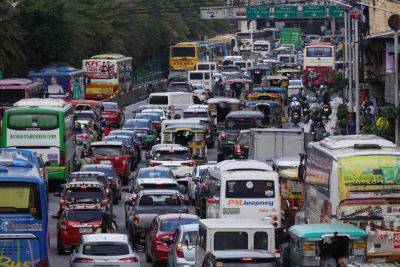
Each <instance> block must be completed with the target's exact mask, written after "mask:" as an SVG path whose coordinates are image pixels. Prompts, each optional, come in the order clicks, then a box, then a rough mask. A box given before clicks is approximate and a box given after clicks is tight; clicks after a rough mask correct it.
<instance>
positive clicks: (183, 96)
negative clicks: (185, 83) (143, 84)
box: [148, 92, 194, 118]
mask: <svg viewBox="0 0 400 267" xmlns="http://www.w3.org/2000/svg"><path fill="white" fill-rule="evenodd" d="M148 103H149V105H158V106H161V107H162V108H163V109H164V111H165V112H166V114H167V117H168V118H178V116H177V115H179V117H182V113H183V111H184V110H185V109H187V108H188V107H189V106H190V105H193V104H194V103H193V94H192V93H185V92H166V93H152V94H150V95H149V100H148Z"/></svg>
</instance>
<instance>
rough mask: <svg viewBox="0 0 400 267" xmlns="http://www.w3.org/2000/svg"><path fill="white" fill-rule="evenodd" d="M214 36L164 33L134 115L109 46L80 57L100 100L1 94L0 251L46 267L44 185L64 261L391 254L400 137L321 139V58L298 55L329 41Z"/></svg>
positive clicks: (290, 262) (310, 261) (384, 257)
mask: <svg viewBox="0 0 400 267" xmlns="http://www.w3.org/2000/svg"><path fill="white" fill-rule="evenodd" d="M232 38H233V37H231V36H227V37H226V38H225V39H224V38H221V37H219V38H217V39H218V40H232ZM227 43H228V41H226V43H225V45H224V43H223V42H222V43H221V42H217V43H212V42H209V43H207V42H185V43H180V44H177V45H175V46H172V47H171V73H170V75H169V79H168V81H167V85H166V86H165V87H164V88H162V89H161V90H159V91H157V92H150V94H149V96H148V99H147V101H148V103H147V104H145V105H142V106H140V107H139V108H138V109H137V110H135V111H134V112H133V113H132V118H125V115H124V112H123V110H122V108H121V107H119V106H118V104H117V103H115V102H110V101H109V100H108V99H107V98H106V97H109V96H113V95H115V94H118V93H120V92H122V91H125V90H129V88H128V87H129V86H130V85H129V80H128V79H127V78H126V77H127V75H126V73H130V71H131V69H130V68H129V67H127V66H128V65H129V64H128V63H129V61H130V58H126V57H123V56H119V55H114V54H112V55H100V56H96V57H93V58H92V59H90V60H86V61H84V68H86V71H87V72H90V75H89V76H88V77H89V78H90V79H91V81H90V83H89V85H90V95H92V96H93V95H97V97H99V98H105V99H106V100H104V101H97V100H87V99H75V100H71V99H66V98H64V99H56V98H49V99H42V98H32V97H28V98H27V99H20V100H19V101H16V102H15V103H12V104H13V105H12V106H13V107H12V108H10V109H8V110H5V111H4V115H3V120H2V134H1V144H2V147H3V148H2V149H1V150H0V177H1V181H0V192H1V194H0V199H1V201H0V205H1V206H0V211H1V212H2V213H3V214H4V215H5V216H1V217H0V220H1V227H0V238H1V239H2V241H3V240H4V242H1V244H2V250H1V251H2V252H3V253H2V256H1V259H2V260H3V259H5V260H6V261H8V262H9V263H10V264H11V263H12V264H15V266H18V264H20V265H21V266H25V265H24V264H27V265H26V266H49V259H48V255H47V247H48V245H49V244H48V238H47V237H48V230H47V224H48V218H47V216H48V207H47V200H48V194H49V192H48V184H49V183H50V184H52V185H54V184H57V188H58V189H57V191H56V192H55V193H54V195H55V196H57V197H59V202H58V211H57V213H56V214H53V215H52V218H53V219H54V220H57V252H58V253H59V254H71V258H70V265H71V266H139V265H140V259H139V256H138V254H137V251H139V250H143V251H144V254H145V259H146V261H147V262H153V263H154V264H157V263H162V262H164V263H168V265H169V266H224V265H227V266H236V265H243V266H280V265H283V266H346V265H348V266H353V265H351V264H362V263H364V262H388V263H389V262H396V261H400V253H398V251H397V249H398V246H399V243H400V237H399V234H398V232H399V227H400V220H399V219H398V217H399V214H398V213H399V212H400V208H397V206H398V205H399V203H400V195H399V193H400V192H399V191H400V185H399V181H398V170H399V155H400V150H399V149H398V148H397V147H396V146H395V145H394V144H393V143H391V142H389V141H387V140H384V139H382V138H379V137H376V136H370V135H363V136H328V133H327V132H326V131H325V127H324V123H326V122H327V121H328V120H329V116H330V112H331V107H330V106H329V103H328V104H327V103H320V102H319V101H318V99H316V98H314V97H308V93H309V92H308V91H307V90H310V91H313V90H314V91H315V92H316V94H318V91H320V90H325V88H326V87H327V86H329V85H330V83H331V81H328V80H326V81H325V80H324V79H321V77H322V74H321V73H319V74H318V71H320V70H322V71H326V70H327V69H328V68H329V66H314V67H315V68H314V69H313V68H312V67H313V66H312V63H310V62H312V61H311V60H310V57H313V56H314V57H324V56H326V57H334V46H333V45H328V44H323V45H322V44H318V43H310V44H309V45H307V46H305V50H304V51H305V52H304V53H303V52H302V51H293V47H290V46H284V45H282V46H280V47H279V46H278V47H275V49H272V48H273V45H271V43H266V42H258V43H254V45H255V47H254V49H253V50H254V51H253V52H254V55H256V57H255V58H254V57H246V56H241V55H231V54H232V53H233V51H234V50H232V47H229V46H228V45H227ZM319 46H322V48H323V49H322V50H323V52H324V53H323V55H320V54H318V53H319V51H320V50H321V49H319V50H318V49H316V47H317V48H318V47H319ZM241 47H242V48H243V49H244V46H241ZM320 48H321V47H320ZM331 48H332V49H331ZM246 49H247V48H246ZM263 49H266V50H265V51H264V50H263ZM313 49H314V50H315V49H316V50H315V51H314V50H313ZM330 49H331V50H330ZM267 50H268V51H267ZM325 50H329V51H325ZM202 51H214V52H215V53H214V54H213V53H209V52H208V53H207V52H202ZM246 51H247V50H246ZM325 52H326V53H325ZM239 54H240V51H239ZM244 54H245V53H244ZM182 58H185V60H183V59H182ZM302 58H304V63H307V67H306V68H305V67H304V65H302V60H301V59H302ZM106 59H109V60H110V61H109V62H108V63H107V64H106V63H104V62H102V60H106ZM322 61H323V60H322ZM324 62H325V61H323V62H322V63H324ZM103 63H104V64H103ZM235 63H237V64H235ZM113 64H114V65H113ZM121 66H122V67H121ZM318 67H321V68H318ZM303 70H304V71H303ZM118 77H119V78H121V77H124V79H119V78H118ZM315 77H318V79H317V78H315ZM101 79H110V80H112V81H114V82H115V81H116V84H114V85H113V86H112V88H111V87H110V88H102V87H101V86H100V84H102V83H101V82H99V80H101ZM327 79H329V75H328V77H327ZM122 80H123V81H122ZM118 81H120V83H121V84H120V85H118ZM97 82H99V83H98V84H97ZM191 82H193V83H191ZM53 85H54V84H53ZM321 85H322V86H321ZM103 89H104V92H103V91H101V90H103ZM105 92H106V93H105ZM104 95H106V96H104ZM94 98H95V97H94ZM325 109H328V110H325ZM288 118H290V119H288ZM305 124H310V127H309V128H310V130H309V132H305V130H304V129H303V127H302V125H305ZM299 125H301V126H299ZM287 128H291V129H287ZM299 136H301V137H299ZM305 136H308V138H306V137H305ZM260 140H261V141H260ZM214 146H216V150H217V162H212V161H209V159H208V155H209V151H208V150H209V149H213V148H214ZM272 148H273V149H272ZM141 162H142V163H144V164H145V165H146V167H140V166H141V165H139V164H140V163H141ZM116 205H122V206H123V208H124V215H125V216H124V220H123V221H121V220H119V221H118V220H116V219H115V215H114V208H115V207H114V206H116ZM190 205H194V210H195V214H189V213H190V209H189V206H190ZM122 225H125V228H126V235H123V234H117V233H116V232H117V230H118V228H121V226H122ZM14 248H18V249H14ZM21 251H29V253H25V254H24V253H22V252H21ZM331 262H334V265H329V264H330V263H331ZM7 266H8V265H7ZM10 266H11V265H10ZM357 266H358V265H357Z"/></svg>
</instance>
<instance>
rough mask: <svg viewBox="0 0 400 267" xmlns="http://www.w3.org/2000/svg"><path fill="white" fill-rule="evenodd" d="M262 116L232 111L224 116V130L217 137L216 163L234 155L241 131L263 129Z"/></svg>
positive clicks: (253, 112) (254, 113) (257, 112)
mask: <svg viewBox="0 0 400 267" xmlns="http://www.w3.org/2000/svg"><path fill="white" fill-rule="evenodd" d="M263 127H265V125H264V114H263V113H262V112H260V111H248V110H245V111H232V112H230V113H229V114H228V115H227V116H226V120H225V127H224V130H223V131H221V132H220V133H219V136H218V154H217V159H218V161H222V160H224V159H225V158H227V157H229V156H230V155H234V151H235V144H236V139H237V137H238V135H239V133H240V131H241V130H248V129H250V128H263Z"/></svg>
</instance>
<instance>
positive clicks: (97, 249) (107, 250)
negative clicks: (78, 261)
mask: <svg viewBox="0 0 400 267" xmlns="http://www.w3.org/2000/svg"><path fill="white" fill-rule="evenodd" d="M82 254H83V255H91V256H122V255H128V254H129V247H128V244H119V243H114V244H113V243H111V244H110V243H103V244H102V243H95V244H87V245H84V246H83V250H82Z"/></svg>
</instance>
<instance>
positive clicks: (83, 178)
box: [69, 175, 107, 184]
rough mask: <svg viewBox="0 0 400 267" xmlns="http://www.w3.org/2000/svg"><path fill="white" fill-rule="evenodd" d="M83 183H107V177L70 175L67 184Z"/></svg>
mask: <svg viewBox="0 0 400 267" xmlns="http://www.w3.org/2000/svg"><path fill="white" fill-rule="evenodd" d="M72 181H75V182H80V181H82V182H85V181H99V182H100V183H102V184H106V183H107V177H105V176H103V175H71V177H70V178H69V182H72Z"/></svg>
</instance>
